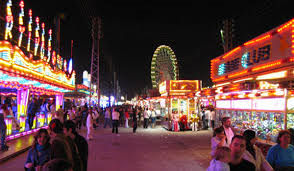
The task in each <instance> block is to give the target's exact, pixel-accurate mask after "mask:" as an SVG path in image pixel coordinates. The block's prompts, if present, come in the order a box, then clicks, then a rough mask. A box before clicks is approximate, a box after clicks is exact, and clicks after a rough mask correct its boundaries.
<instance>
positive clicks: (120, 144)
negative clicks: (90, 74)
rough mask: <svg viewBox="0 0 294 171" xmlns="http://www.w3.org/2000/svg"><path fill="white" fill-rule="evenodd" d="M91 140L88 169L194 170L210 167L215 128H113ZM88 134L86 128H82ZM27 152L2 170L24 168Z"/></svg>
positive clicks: (101, 131) (199, 170)
mask: <svg viewBox="0 0 294 171" xmlns="http://www.w3.org/2000/svg"><path fill="white" fill-rule="evenodd" d="M94 132H95V134H94V140H92V141H90V142H89V162H88V170H93V171H96V170H101V171H112V170H114V171H115V170H122V171H124V170H126V171H132V170H142V171H145V170H146V171H147V170H148V171H150V170H153V171H163V170H169V171H173V170H174V171H179V170H181V171H190V170H191V171H192V170H197V171H201V170H206V168H207V167H208V165H209V161H210V155H209V153H210V136H211V131H198V132H191V131H187V132H169V131H166V130H165V129H163V128H161V127H157V128H156V129H151V128H149V129H142V128H139V129H138V130H137V133H132V129H130V128H129V129H126V128H119V136H117V135H116V134H112V133H111V129H110V128H106V129H103V128H98V129H97V130H95V131H94ZM81 134H82V135H85V130H82V131H81ZM26 155H27V153H24V154H21V155H19V156H17V157H15V158H13V159H10V160H8V161H6V162H4V163H2V164H0V168H1V171H2V170H15V171H17V170H23V164H24V161H25V159H26Z"/></svg>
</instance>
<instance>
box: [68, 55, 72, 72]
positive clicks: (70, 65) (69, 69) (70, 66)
mask: <svg viewBox="0 0 294 171" xmlns="http://www.w3.org/2000/svg"><path fill="white" fill-rule="evenodd" d="M68 73H69V74H71V73H72V58H71V59H70V60H69V64H68Z"/></svg>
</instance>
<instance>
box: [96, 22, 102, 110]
mask: <svg viewBox="0 0 294 171" xmlns="http://www.w3.org/2000/svg"><path fill="white" fill-rule="evenodd" d="M100 38H101V19H100V17H99V18H98V40H97V58H98V59H97V96H98V107H100V75H99V74H100V72H99V70H100V66H99V64H100V63H99V61H100V49H99V47H100Z"/></svg>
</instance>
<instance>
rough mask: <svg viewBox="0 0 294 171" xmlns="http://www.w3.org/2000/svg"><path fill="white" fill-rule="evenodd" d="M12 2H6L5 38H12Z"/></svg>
mask: <svg viewBox="0 0 294 171" xmlns="http://www.w3.org/2000/svg"><path fill="white" fill-rule="evenodd" d="M11 6H12V2H11V0H8V2H7V4H6V14H7V15H6V29H5V40H7V39H8V38H9V39H12V33H11V30H12V27H13V15H12V11H11Z"/></svg>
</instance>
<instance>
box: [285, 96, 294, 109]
mask: <svg viewBox="0 0 294 171" xmlns="http://www.w3.org/2000/svg"><path fill="white" fill-rule="evenodd" d="M287 109H288V110H294V97H291V98H289V99H288V101H287Z"/></svg>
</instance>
